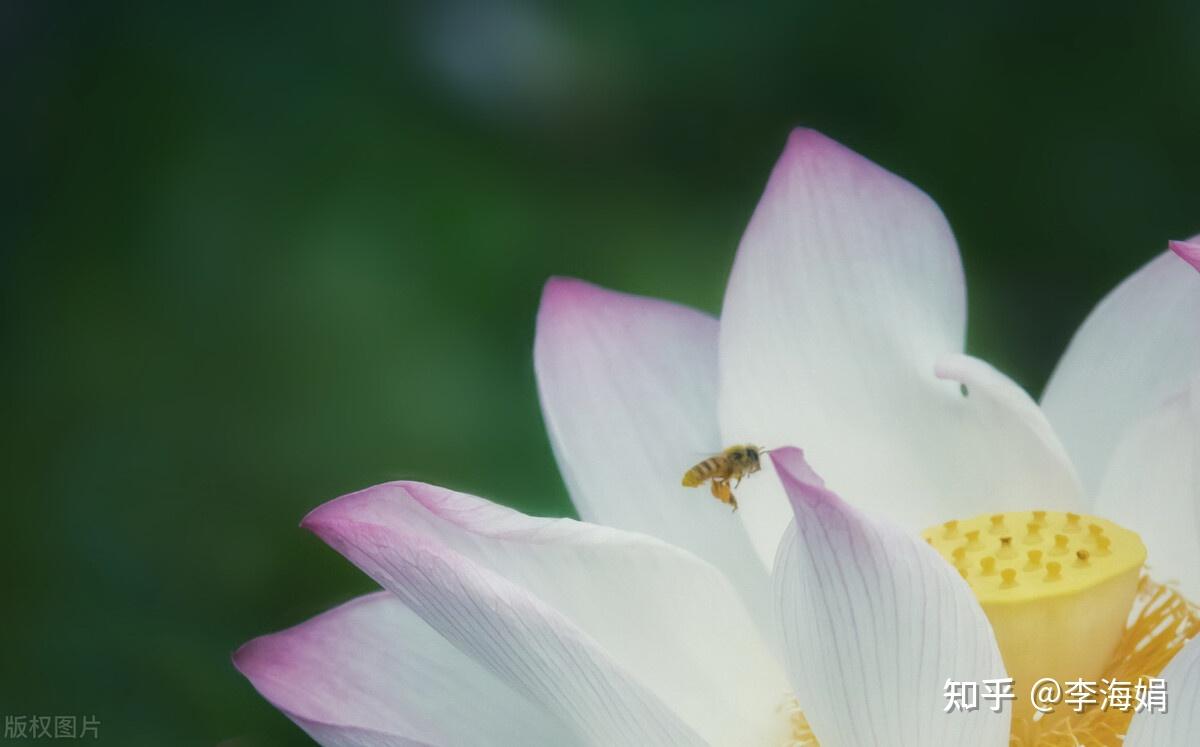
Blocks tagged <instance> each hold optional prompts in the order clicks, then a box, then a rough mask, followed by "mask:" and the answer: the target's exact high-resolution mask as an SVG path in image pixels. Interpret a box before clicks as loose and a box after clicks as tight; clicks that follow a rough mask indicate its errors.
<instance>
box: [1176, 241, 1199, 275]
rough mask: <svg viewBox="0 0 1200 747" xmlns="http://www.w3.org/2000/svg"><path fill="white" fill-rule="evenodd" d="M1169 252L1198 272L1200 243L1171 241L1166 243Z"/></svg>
mask: <svg viewBox="0 0 1200 747" xmlns="http://www.w3.org/2000/svg"><path fill="white" fill-rule="evenodd" d="M1168 246H1170V247H1171V251H1173V252H1175V253H1176V254H1177V255H1179V257H1180V258H1181V259H1182V260H1183V261H1184V262H1187V263H1188V264H1189V265H1191V266H1192V267H1194V268H1196V271H1197V272H1200V243H1196V242H1193V241H1172V242H1169V243H1168Z"/></svg>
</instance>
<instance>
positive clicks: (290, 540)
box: [0, 0, 1200, 745]
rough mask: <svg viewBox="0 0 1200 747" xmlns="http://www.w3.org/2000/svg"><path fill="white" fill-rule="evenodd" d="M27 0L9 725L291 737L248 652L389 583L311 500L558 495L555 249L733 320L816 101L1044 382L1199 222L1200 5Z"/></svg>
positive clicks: (815, 122)
mask: <svg viewBox="0 0 1200 747" xmlns="http://www.w3.org/2000/svg"><path fill="white" fill-rule="evenodd" d="M200 5H203V7H185V6H183V5H174V4H168V3H158V2H152V3H145V4H133V5H131V4H119V5H106V6H102V5H100V4H94V5H92V4H88V5H78V6H76V5H72V4H70V3H56V4H42V3H11V2H5V3H3V6H2V9H0V49H2V50H3V52H2V53H3V59H2V60H0V61H2V63H3V66H2V69H0V75H2V76H3V80H4V88H3V102H4V108H5V111H4V116H3V122H0V134H2V135H3V137H4V141H3V142H4V144H5V148H4V164H5V167H4V169H3V173H4V177H5V182H6V183H7V184H6V187H7V189H6V190H5V192H6V199H5V200H4V201H3V206H2V207H0V211H2V212H0V216H2V217H3V227H4V228H3V230H4V238H3V241H2V243H0V247H2V249H0V252H2V253H0V283H2V284H3V293H2V299H3V301H2V302H3V316H2V320H0V325H2V329H3V334H4V337H3V343H4V361H5V365H4V367H3V376H4V391H5V398H6V400H7V402H8V404H7V405H6V407H5V408H4V417H3V427H2V429H0V431H2V433H3V436H2V438H3V443H2V446H3V452H4V454H5V459H4V463H5V468H6V469H5V480H4V486H3V492H4V500H3V514H2V515H0V519H2V520H3V527H4V530H3V537H4V540H3V543H2V545H0V546H2V547H3V550H2V551H0V583H3V587H4V588H3V600H4V601H3V610H2V612H3V615H2V617H0V619H2V621H3V622H2V623H0V625H3V633H4V635H3V647H4V648H3V651H2V652H0V672H2V673H3V674H2V676H0V714H81V715H82V714H94V715H96V716H97V717H98V718H99V719H100V720H101V728H100V731H101V736H102V741H106V742H110V743H114V744H128V745H164V744H179V745H188V744H213V743H217V742H221V741H223V740H230V741H229V742H228V744H231V745H235V744H236V745H258V744H304V743H305V739H304V738H303V736H302V734H301V732H300V731H299V730H298V729H296V728H294V727H293V726H292V725H291V724H290V723H289V722H287V720H286V719H285V718H284V717H282V716H281V715H279V714H278V713H276V712H275V711H274V710H273V709H272V708H270V707H269V706H268V705H267V704H266V703H265V702H264V701H263V700H261V699H260V698H259V697H258V696H257V695H256V694H255V692H254V691H253V689H252V688H251V687H250V685H249V684H248V683H246V682H245V681H244V680H243V679H242V678H241V677H239V676H238V675H237V674H236V673H235V671H234V670H233V668H232V666H231V665H230V663H229V654H230V652H231V651H232V650H233V649H234V648H235V647H236V646H237V645H238V644H239V643H241V642H243V641H245V640H247V639H248V638H250V637H252V636H254V635H257V634H260V633H265V632H268V631H271V630H275V629H278V628H281V627H284V626H287V625H290V624H293V623H296V622H299V621H301V620H303V619H305V618H307V617H309V616H310V615H312V614H314V613H316V612H318V611H320V610H322V609H325V608H327V607H329V606H331V605H334V604H336V603H338V602H340V601H342V600H345V599H348V598H350V597H351V596H353V595H356V594H358V593H361V592H363V591H366V590H368V589H370V588H372V584H371V582H370V581H369V580H368V579H367V578H366V577H364V576H363V575H361V574H360V573H358V572H357V571H355V570H354V569H353V568H352V567H351V566H350V565H349V564H348V563H346V562H345V561H344V560H342V559H341V558H340V557H339V556H338V555H337V554H336V553H334V552H333V551H332V550H330V549H328V548H326V547H325V546H323V545H322V544H321V543H320V542H319V541H318V540H316V539H315V538H314V537H311V536H309V535H307V534H306V533H305V532H303V531H301V530H299V529H298V528H297V526H296V525H297V522H298V521H299V520H300V518H301V517H302V516H303V515H304V513H305V512H306V511H308V510H309V509H310V508H312V507H313V506H315V505H317V504H318V503H320V502H321V501H324V500H326V499H328V498H332V497H334V496H337V495H339V494H341V493H344V492H347V491H350V490H353V489H355V488H359V487H363V486H366V485H370V484H373V483H377V482H381V481H384V480H388V479H392V478H397V477H413V478H419V479H424V480H429V481H433V482H438V483H442V484H445V485H448V486H452V487H455V488H459V489H463V490H467V491H472V492H476V493H478V494H481V495H484V496H488V497H491V498H494V499H496V500H498V501H501V502H504V503H507V504H510V505H512V506H516V507H518V508H520V509H522V510H525V511H530V512H534V513H538V514H549V515H562V514H569V513H571V507H570V504H569V501H568V498H567V496H566V493H565V490H564V488H563V486H562V483H561V481H560V479H559V477H558V474H557V472H556V469H555V465H554V462H553V459H552V457H551V455H550V452H549V449H548V445H547V441H546V438H545V435H544V432H543V428H542V422H541V418H540V415H539V412H538V405H537V399H536V391H535V386H534V379H533V371H532V365H531V360H530V351H531V344H532V339H533V330H534V327H533V322H534V313H535V310H536V307H537V303H538V295H539V292H540V288H541V285H542V283H543V282H544V280H545V279H546V277H547V276H549V275H551V274H566V275H576V276H581V277H584V278H587V279H590V280H593V281H595V282H598V283H601V284H604V285H606V286H610V287H614V288H619V289H623V290H627V291H633V292H638V293H646V294H653V295H657V296H662V297H666V298H669V299H672V300H676V301H681V302H684V303H688V304H692V305H695V306H697V307H700V308H703V309H707V310H709V311H713V312H716V311H717V310H718V309H719V306H720V301H721V294H722V289H723V284H724V279H725V276H726V273H727V272H728V269H729V267H730V264H731V262H732V259H733V252H734V248H735V246H736V244H737V241H738V238H739V236H740V234H741V232H742V229H743V228H744V226H745V223H746V220H747V218H748V216H749V214H750V212H751V210H752V209H753V207H754V204H755V202H756V201H757V199H758V196H759V193H760V190H761V188H762V186H763V183H764V181H765V179H766V177H767V174H768V173H769V170H770V168H771V166H772V164H773V161H774V159H775V157H776V155H777V154H778V152H779V150H780V149H781V147H782V145H783V142H784V139H785V137H786V134H787V131H788V129H789V128H790V127H792V126H793V125H795V124H807V125H811V126H814V127H817V128H819V129H821V130H823V131H824V132H826V133H827V134H829V135H831V136H832V137H834V138H835V139H838V140H841V141H842V142H844V143H846V144H848V145H850V146H851V147H853V148H855V149H857V150H859V151H861V152H863V153H864V154H866V155H868V156H869V157H871V158H872V159H874V160H876V161H878V162H879V163H881V164H883V165H885V166H887V167H889V168H891V169H892V170H894V171H897V172H898V173H900V174H902V175H904V176H906V177H908V178H909V179H910V180H912V181H914V182H915V183H916V184H918V185H920V186H921V187H923V188H924V189H925V190H926V191H928V192H929V193H930V194H931V195H932V196H933V197H934V198H935V199H936V200H937V201H938V202H939V203H940V204H941V205H942V207H943V209H944V210H945V212H946V213H947V215H948V217H949V219H950V222H951V224H952V225H953V226H954V229H955V231H956V233H957V236H958V239H959V242H960V245H961V247H962V251H963V255H964V261H965V264H966V269H967V275H968V281H969V287H970V314H971V321H970V349H971V351H972V352H973V353H976V354H978V355H982V356H984V357H986V358H988V359H990V360H992V361H994V362H995V363H996V364H997V365H999V366H1000V367H1001V368H1003V369H1004V370H1006V371H1008V372H1009V373H1010V374H1012V375H1013V376H1014V377H1015V378H1016V379H1017V380H1018V381H1020V382H1021V383H1022V384H1023V385H1025V386H1026V387H1027V388H1028V389H1029V390H1030V391H1031V392H1033V393H1034V394H1036V393H1038V392H1039V391H1040V390H1041V387H1042V386H1043V385H1044V383H1045V381H1046V378H1047V376H1048V375H1049V373H1050V371H1051V368H1052V366H1053V364H1054V362H1055V360H1056V357H1057V355H1058V353H1059V352H1060V351H1061V349H1062V348H1063V346H1064V344H1065V343H1066V342H1067V340H1068V339H1069V336H1070V334H1071V332H1072V330H1073V329H1074V328H1075V327H1076V325H1077V324H1078V323H1079V322H1080V321H1081V320H1082V318H1083V317H1084V315H1085V314H1086V312H1087V311H1088V309H1090V308H1091V306H1092V305H1093V304H1094V303H1095V302H1096V301H1097V300H1098V299H1099V298H1100V297H1101V296H1102V294H1103V293H1104V292H1105V291H1106V290H1108V289H1109V288H1110V287H1112V286H1113V285H1114V284H1115V283H1116V282H1118V281H1119V280H1120V279H1121V278H1122V277H1123V276H1125V275H1126V274H1128V273H1129V272H1131V271H1132V270H1133V269H1134V268H1136V267H1137V266H1139V265H1140V264H1141V263H1142V262H1144V261H1145V260H1147V259H1148V258H1150V257H1151V256H1153V255H1154V254H1155V253H1156V252H1158V251H1161V250H1162V249H1163V248H1164V246H1165V242H1166V240H1167V239H1168V238H1182V237H1185V236H1188V235H1191V234H1192V233H1195V232H1196V231H1200V199H1198V198H1200V181H1198V180H1197V178H1196V175H1197V173H1198V171H1200V169H1198V168H1197V167H1198V165H1200V138H1198V137H1197V133H1198V129H1197V124H1196V123H1197V122H1200V96H1197V86H1198V84H1200V55H1198V54H1196V45H1195V40H1196V39H1197V38H1200V5H1197V4H1195V3H1189V2H1185V1H1184V0H1179V1H1178V2H1149V3H1140V4H1138V5H1137V8H1136V10H1135V9H1134V8H1133V6H1132V4H1130V7H1128V8H1124V9H1122V8H1118V7H1117V6H1116V5H1112V6H1109V7H1106V8H1104V9H1098V8H1097V7H1095V5H1094V4H1092V3H1082V2H1079V3H1059V4H1053V7H1051V4H1046V3H1033V2H1026V3H1011V2H983V3H975V4H969V5H970V7H967V5H968V4H959V3H932V4H912V3H906V4H903V6H902V7H899V8H894V9H891V10H881V9H878V8H873V7H869V6H868V5H865V4H859V3H852V2H851V3H844V2H843V3H806V2H786V3H783V2H781V3H775V4H763V5H759V6H756V7H753V8H748V7H739V8H737V9H736V10H735V9H733V7H732V4H730V5H728V6H724V5H723V6H707V5H705V6H701V5H698V4H695V3H667V4H659V5H656V6H654V7H650V6H649V5H648V4H645V3H640V2H612V1H609V2H596V3H590V4H583V5H573V6H570V7H566V6H562V5H561V4H558V3H554V4H546V5H545V6H540V5H532V4H523V3H517V2H495V3H486V4H471V3H462V2H452V1H451V2H441V3H429V4H411V5H409V4H402V5H396V4H388V3H361V4H346V5H345V6H343V7H338V8H334V7H333V4H331V3H294V2H289V3H258V4H254V7H253V8H250V7H244V6H243V5H241V4H229V5H221V4H200Z"/></svg>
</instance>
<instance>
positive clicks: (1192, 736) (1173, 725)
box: [1125, 638, 1200, 747]
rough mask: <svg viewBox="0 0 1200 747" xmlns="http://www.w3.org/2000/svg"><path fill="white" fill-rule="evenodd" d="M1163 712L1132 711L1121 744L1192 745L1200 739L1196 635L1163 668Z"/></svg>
mask: <svg viewBox="0 0 1200 747" xmlns="http://www.w3.org/2000/svg"><path fill="white" fill-rule="evenodd" d="M1159 676H1160V677H1161V678H1163V679H1164V680H1166V682H1167V712H1166V713H1158V712H1155V713H1151V712H1149V711H1143V712H1142V713H1138V714H1135V715H1134V717H1133V720H1132V721H1131V722H1130V723H1129V731H1128V732H1127V733H1126V734H1125V747H1194V746H1195V744H1196V742H1197V741H1200V638H1193V639H1192V640H1191V641H1189V642H1188V643H1187V645H1185V646H1184V647H1183V650H1182V651H1180V652H1179V653H1177V654H1175V658H1174V659H1172V660H1171V663H1170V664H1168V665H1167V666H1166V668H1165V669H1163V672H1162V674H1161V675H1159Z"/></svg>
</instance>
